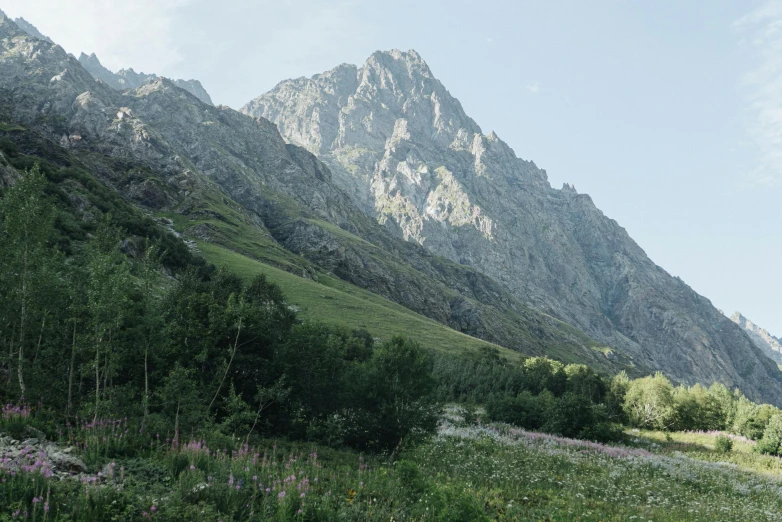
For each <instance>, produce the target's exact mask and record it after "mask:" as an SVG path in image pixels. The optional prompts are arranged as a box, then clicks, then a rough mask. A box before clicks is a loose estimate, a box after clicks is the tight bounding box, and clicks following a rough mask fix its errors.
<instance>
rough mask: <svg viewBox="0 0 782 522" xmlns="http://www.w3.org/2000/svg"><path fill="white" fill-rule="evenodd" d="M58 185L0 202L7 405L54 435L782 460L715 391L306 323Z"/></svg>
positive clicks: (781, 442)
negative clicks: (605, 445)
mask: <svg viewBox="0 0 782 522" xmlns="http://www.w3.org/2000/svg"><path fill="white" fill-rule="evenodd" d="M63 175H64V174H63V171H62V169H60V170H57V169H49V170H48V171H46V170H45V171H44V172H42V171H41V170H40V169H39V168H38V167H37V166H34V167H33V168H31V169H30V170H29V171H27V172H26V173H25V174H24V175H23V176H22V177H21V179H19V180H18V181H17V182H16V183H15V184H14V185H13V187H11V188H7V189H6V190H5V191H4V193H3V194H2V199H0V242H1V243H0V244H2V249H0V263H2V267H3V269H2V271H0V314H1V315H0V343H2V344H0V400H2V401H3V403H4V404H5V403H14V404H17V405H22V404H36V403H38V404H40V405H41V406H40V408H39V410H45V411H48V412H51V420H52V426H50V429H51V430H54V429H55V426H56V425H57V423H62V422H63V421H66V420H73V419H75V418H77V417H78V418H80V419H82V420H84V419H88V420H93V421H97V420H99V419H102V418H122V417H127V418H130V419H134V420H136V421H137V422H138V424H139V425H140V431H141V432H142V433H148V434H149V433H155V434H160V433H162V434H165V435H166V437H167V438H169V439H171V440H173V441H174V442H175V443H176V442H178V441H182V440H184V439H188V440H189V439H190V438H191V437H196V436H203V435H204V433H205V432H208V433H210V434H211V435H213V436H221V437H229V438H230V440H231V441H233V442H234V443H236V442H237V441H249V440H250V439H251V438H252V437H257V436H279V435H283V436H286V437H288V438H291V439H296V440H311V441H317V442H320V443H324V444H329V445H333V446H340V445H347V446H351V447H355V448H359V449H362V450H370V451H389V452H395V451H396V450H398V449H399V448H400V447H401V446H402V445H403V444H404V443H405V442H412V441H415V440H418V439H419V438H420V437H423V436H426V435H427V434H431V433H433V432H434V430H435V428H436V424H437V420H438V417H439V411H440V405H441V404H443V403H445V402H459V403H463V404H473V405H475V406H479V405H480V406H482V407H484V408H485V412H486V416H487V417H488V419H489V420H492V421H501V422H507V423H510V424H514V425H517V426H520V427H522V428H525V429H530V430H541V431H546V432H550V433H555V434H560V435H563V436H568V437H577V438H585V439H591V440H599V441H607V440H615V439H618V438H619V437H621V434H622V429H623V427H624V426H634V427H638V428H645V429H660V430H726V431H730V432H733V433H735V434H737V435H742V436H745V437H748V438H751V439H755V440H759V441H760V442H759V444H758V448H759V449H760V450H762V451H765V452H768V453H776V454H778V453H780V452H782V411H780V410H779V409H777V408H775V407H773V406H770V405H757V404H754V403H753V402H751V401H749V400H748V399H747V398H746V397H744V396H743V395H742V394H741V393H739V392H738V391H733V392H731V391H730V390H728V389H727V388H725V387H724V386H722V385H719V384H714V385H712V386H711V387H709V388H705V387H703V386H700V385H696V386H693V387H684V386H678V387H676V386H673V384H672V383H671V382H670V381H669V380H668V379H666V378H665V377H664V376H662V375H661V374H657V375H654V376H649V377H644V378H640V379H629V378H628V377H627V375H626V374H624V373H621V374H619V375H617V376H616V377H614V378H606V377H604V376H601V375H598V374H596V373H595V372H594V371H592V370H591V369H590V368H588V367H586V366H584V365H579V364H569V365H564V364H562V363H559V362H557V361H553V360H550V359H547V358H543V357H534V358H528V359H524V360H523V361H521V362H511V361H508V360H506V359H504V358H502V357H500V356H499V354H498V353H497V352H496V351H493V350H483V351H481V352H479V353H474V354H464V355H453V354H437V353H435V352H433V351H430V350H427V349H426V348H427V347H423V348H422V347H420V346H419V345H418V344H417V343H415V342H414V341H412V340H407V339H403V338H399V337H396V338H393V339H390V340H387V341H386V342H384V343H382V344H379V345H378V344H377V343H376V342H375V339H373V337H372V336H371V335H370V333H369V332H366V331H349V330H347V329H344V328H340V327H335V326H329V325H323V324H310V323H302V322H301V321H300V320H299V319H298V318H297V316H296V314H295V312H293V311H292V309H291V308H290V307H289V306H288V305H287V304H286V302H285V299H284V296H283V294H282V292H281V291H280V289H279V288H278V287H277V286H275V285H274V284H272V283H271V282H269V281H267V280H266V279H265V277H264V276H263V275H259V276H258V277H256V278H255V279H253V280H252V281H250V282H245V281H243V280H242V279H241V278H239V277H237V276H236V275H234V274H232V273H231V272H230V271H228V270H227V269H216V268H215V267H213V266H210V265H207V264H206V263H205V262H204V261H203V260H202V259H200V258H196V257H193V256H192V254H190V253H189V252H188V251H187V249H186V248H185V247H184V246H183V245H182V244H181V242H180V241H178V240H176V239H174V238H172V237H170V236H169V235H166V234H161V233H160V232H159V230H158V229H157V228H155V227H154V226H152V225H151V224H150V220H149V218H145V217H140V216H139V215H136V214H133V213H132V212H131V211H128V210H127V209H126V208H125V207H122V206H121V205H119V204H115V205H114V206H113V207H110V208H120V209H125V210H124V212H125V214H124V218H123V221H122V223H126V224H127V225H128V226H127V228H126V227H123V226H119V224H118V223H117V221H116V219H112V218H110V217H109V216H108V215H105V216H104V217H102V218H100V219H97V220H96V223H95V224H94V225H92V227H91V228H89V229H87V231H85V230H84V228H83V227H81V226H80V227H76V228H75V227H74V225H73V223H72V221H70V218H69V217H68V213H67V212H59V213H58V212H57V211H56V209H58V208H61V204H62V203H63V195H62V194H61V193H59V192H58V191H57V190H56V185H55V184H54V183H53V181H56V180H57V179H58V176H63ZM47 178H48V179H47ZM86 182H87V181H86V178H85V183H86ZM129 229H132V230H134V232H135V233H131V232H130V231H129ZM74 230H79V231H81V235H78V234H75V232H74ZM129 236H132V237H135V238H136V240H134V244H135V246H134V248H133V249H132V252H128V250H127V249H126V248H125V249H123V247H124V246H126V245H127V242H128V241H127V238H128V237H129ZM140 237H143V238H145V239H144V241H138V239H139V238H140ZM183 249H184V250H183ZM123 250H125V251H124V252H123ZM226 440H227V439H226Z"/></svg>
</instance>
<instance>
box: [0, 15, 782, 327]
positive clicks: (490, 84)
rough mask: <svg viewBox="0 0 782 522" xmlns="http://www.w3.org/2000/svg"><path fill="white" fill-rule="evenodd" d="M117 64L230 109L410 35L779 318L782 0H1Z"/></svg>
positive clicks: (656, 238) (748, 303)
mask: <svg viewBox="0 0 782 522" xmlns="http://www.w3.org/2000/svg"><path fill="white" fill-rule="evenodd" d="M0 8H2V9H3V10H5V11H6V12H7V14H9V15H10V16H12V17H16V16H24V17H25V18H26V19H28V21H30V22H32V23H33V24H35V25H37V26H38V28H39V29H40V30H41V31H42V32H43V33H44V34H47V35H48V36H50V37H52V38H53V39H54V40H55V41H56V42H58V43H60V44H61V45H63V47H65V49H66V50H67V51H69V52H72V53H74V54H78V53H79V52H81V51H84V52H87V53H90V52H95V53H97V55H98V57H99V58H101V60H102V61H103V62H104V64H105V65H107V66H108V67H109V68H112V69H117V68H120V67H133V68H135V69H136V70H137V71H144V72H155V73H158V74H162V75H166V76H172V77H183V78H191V77H192V78H197V79H199V80H201V82H202V83H203V84H204V86H205V87H206V89H207V90H208V91H209V93H210V94H211V95H212V98H213V99H214V100H215V102H216V103H224V104H226V105H230V106H231V107H234V108H238V107H240V106H241V105H243V104H244V103H245V102H247V101H249V100H250V99H251V98H253V97H255V96H257V95H259V94H261V93H263V92H265V91H267V90H269V89H270V88H272V87H273V86H274V85H275V84H276V83H277V82H279V81H280V80H283V79H286V78H290V77H298V76H310V75H312V74H315V73H318V72H322V71H324V70H327V69H330V68H332V67H334V66H336V65H338V64H340V63H343V62H349V63H356V64H361V63H362V62H363V61H364V60H365V59H366V58H367V57H368V56H369V55H370V54H371V53H372V52H373V51H375V50H377V49H391V48H399V49H403V50H406V49H411V48H412V49H416V50H417V51H418V52H419V53H420V54H421V55H422V56H423V57H424V59H425V60H426V61H427V62H428V64H429V66H430V67H431V69H432V71H433V72H434V74H435V76H437V77H438V78H439V79H440V80H441V81H442V82H443V84H444V85H445V86H446V87H447V88H448V89H449V90H450V91H451V93H452V94H453V95H454V96H456V97H457V98H458V99H459V100H460V101H461V102H462V105H463V106H464V108H465V110H466V111H467V113H468V114H469V115H470V116H472V117H473V118H474V119H475V120H476V121H477V122H478V124H479V125H481V127H482V128H483V130H484V132H486V133H488V132H489V131H491V130H494V131H495V132H497V134H498V135H499V136H500V137H501V138H502V139H504V140H505V141H506V142H508V144H510V145H511V146H512V147H513V149H514V150H515V151H516V154H517V155H518V156H520V157H522V158H524V159H531V160H533V161H535V163H536V164H537V165H538V166H540V167H542V168H544V169H546V170H547V172H548V174H549V179H550V180H551V182H552V184H553V185H554V186H557V187H559V186H561V184H562V183H563V182H569V183H573V184H575V186H576V188H577V189H578V190H579V192H586V193H589V194H590V195H591V196H592V198H593V199H594V200H595V202H596V203H597V205H598V206H599V207H600V208H601V209H602V210H603V211H604V212H605V213H606V214H607V215H608V216H610V217H612V218H614V219H616V220H617V221H618V222H619V223H620V224H621V225H622V226H624V227H625V228H626V229H627V230H628V232H629V233H630V235H631V236H632V237H633V238H634V239H635V240H636V241H637V242H638V243H639V244H640V245H641V247H643V248H644V249H645V250H646V252H647V253H648V254H649V255H650V257H651V258H652V259H653V260H654V261H655V262H657V263H658V264H659V265H661V266H663V267H664V268H665V269H666V270H668V271H669V272H670V273H671V274H673V275H677V276H680V277H681V278H682V279H684V280H685V281H686V282H687V283H689V284H690V285H691V286H692V287H693V288H694V289H695V290H697V291H698V292H700V293H702V294H704V295H705V296H707V297H708V298H710V299H711V300H712V302H713V303H714V304H715V305H716V306H717V307H718V308H721V309H723V310H724V311H725V312H726V313H728V314H730V313H732V312H733V311H734V310H740V311H742V312H743V313H744V314H745V315H747V316H748V317H750V318H751V319H752V320H754V321H755V322H757V323H758V324H760V325H761V326H764V327H765V328H767V329H769V330H770V331H771V332H772V333H773V334H775V335H782V270H780V260H782V242H780V230H781V229H782V217H781V216H780V196H782V2H780V1H771V2H767V1H765V0H758V1H751V0H745V1H739V0H735V1H726V0H709V1H708V2H703V1H694V0H691V1H688V2H684V1H681V0H679V1H673V0H655V1H653V2H642V1H630V0H626V1H620V0H615V1H609V0H605V1H598V0H595V1H590V2H584V1H580V0H573V1H562V0H544V1H543V0H542V1H537V0H481V1H468V0H432V1H426V0H424V1H422V0H418V1H414V0H398V1H391V0H385V1H382V2H381V1H368V0H367V1H362V0H336V1H315V0H301V1H286V2H280V1H279V0H275V1H274V2H270V1H266V0H264V1H250V0H243V1H241V0H221V1H220V2H214V1H213V0H134V1H133V2H122V3H120V2H108V1H105V0H0Z"/></svg>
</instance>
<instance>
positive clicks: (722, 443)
mask: <svg viewBox="0 0 782 522" xmlns="http://www.w3.org/2000/svg"><path fill="white" fill-rule="evenodd" d="M732 449H733V441H732V440H731V439H730V437H728V436H726V435H719V436H717V438H716V439H714V450H715V451H716V452H717V453H730V451H731V450H732Z"/></svg>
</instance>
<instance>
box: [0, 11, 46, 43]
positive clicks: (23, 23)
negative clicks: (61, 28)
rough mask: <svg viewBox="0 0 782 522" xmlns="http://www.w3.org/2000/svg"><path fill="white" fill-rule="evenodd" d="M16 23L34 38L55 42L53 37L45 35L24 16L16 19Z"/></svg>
mask: <svg viewBox="0 0 782 522" xmlns="http://www.w3.org/2000/svg"><path fill="white" fill-rule="evenodd" d="M0 13H2V12H1V11H0ZM14 23H16V25H17V26H18V27H19V29H21V30H22V31H24V32H25V33H27V34H29V35H30V36H32V37H33V38H38V39H40V40H44V41H46V42H49V43H54V42H53V41H52V39H51V38H49V37H48V36H45V35H44V34H42V33H41V31H39V30H38V28H37V27H35V26H34V25H33V24H31V23H30V22H28V21H27V20H25V19H24V18H17V19H16V20H14Z"/></svg>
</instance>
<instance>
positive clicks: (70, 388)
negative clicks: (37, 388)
mask: <svg viewBox="0 0 782 522" xmlns="http://www.w3.org/2000/svg"><path fill="white" fill-rule="evenodd" d="M75 359H76V319H74V320H73V341H72V342H71V364H70V366H69V367H68V407H67V408H66V410H65V411H66V416H70V414H71V406H72V404H73V403H72V402H71V399H72V398H73V364H74V362H75Z"/></svg>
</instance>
